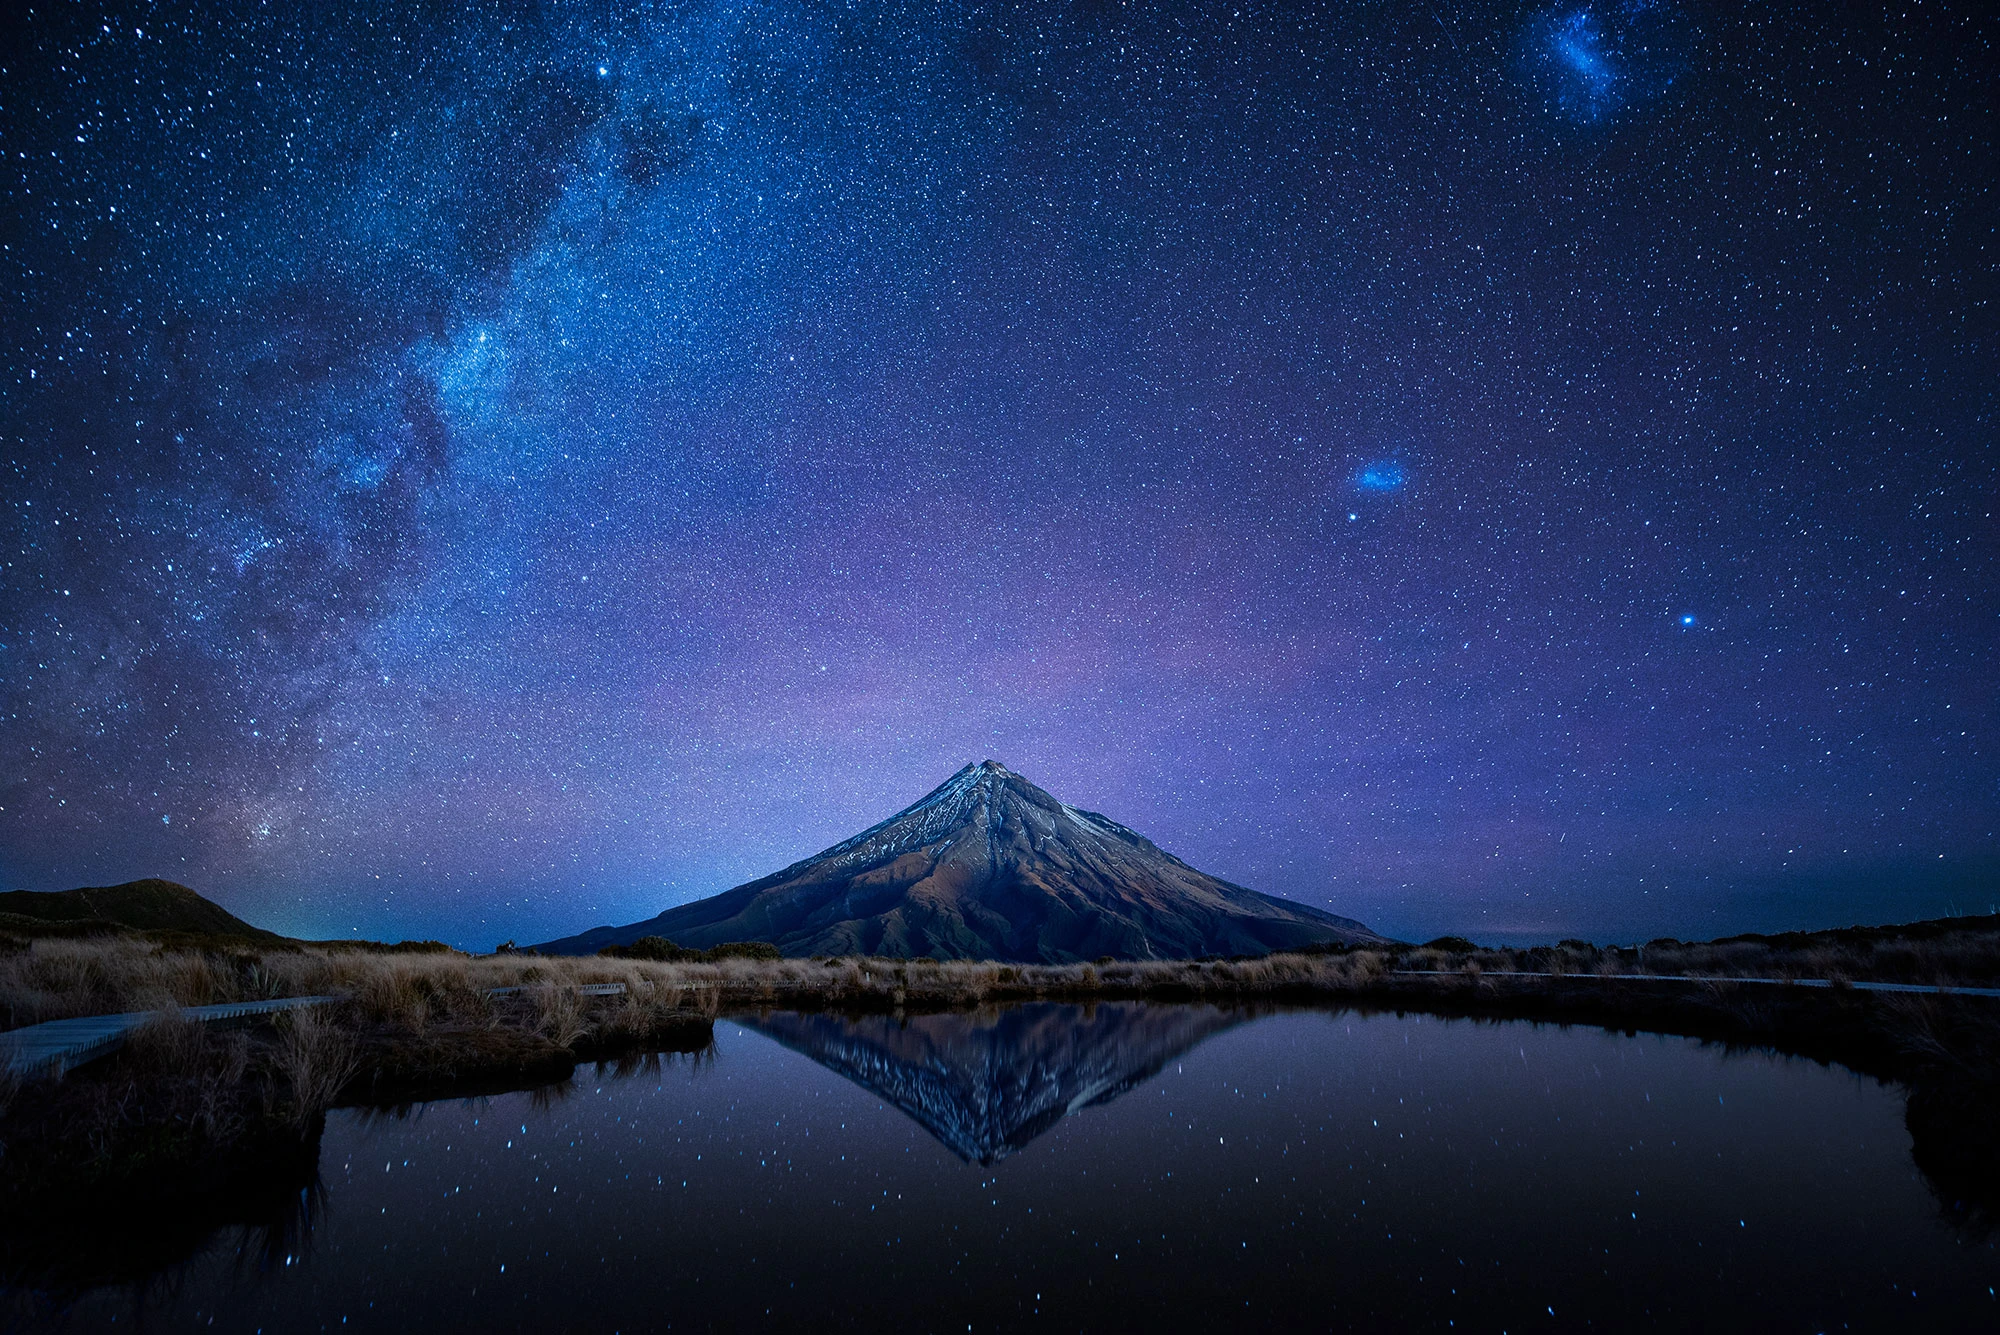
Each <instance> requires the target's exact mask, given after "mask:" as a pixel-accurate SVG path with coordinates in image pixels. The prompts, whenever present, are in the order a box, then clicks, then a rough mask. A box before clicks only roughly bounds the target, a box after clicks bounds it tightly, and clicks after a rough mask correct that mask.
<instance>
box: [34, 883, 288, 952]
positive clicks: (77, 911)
mask: <svg viewBox="0 0 2000 1335" xmlns="http://www.w3.org/2000/svg"><path fill="white" fill-rule="evenodd" d="M10 919H12V920H15V921H14V922H13V923H12V925H14V926H17V927H21V928H25V929H28V930H30V931H32V930H34V929H35V928H37V927H42V926H47V925H53V924H80V923H88V922H96V923H109V924H112V925H114V926H118V927H127V928H132V929H135V930H138V931H145V932H191V933H195V934H198V935H202V936H239V937H246V938H249V939H251V940H256V941H279V940H282V939H283V938H282V937H280V936H278V935H277V933H275V932H267V931H265V930H264V929H263V928H261V927H252V926H251V925H250V924H249V923H247V922H245V921H243V920H242V919H241V918H239V917H237V916H236V915H235V914H233V913H231V912H229V910H227V909H225V908H223V907H222V906H221V905H220V904H217V903H215V902H213V901H212V900H207V899H203V898H202V897H201V896H200V895H198V894H196V893H195V892H194V891H192V890H190V889H188V888H187V887H186V886H184V885H177V884H175V883H174V882H172V881H163V880H158V879H149V880H144V881H127V882H125V883H124V884H123V885H104V886H93V887H88V888H86V889H82V890H51V891H38V890H10V891H8V892H6V893H5V894H0V925H5V924H8V922H9V920H10Z"/></svg>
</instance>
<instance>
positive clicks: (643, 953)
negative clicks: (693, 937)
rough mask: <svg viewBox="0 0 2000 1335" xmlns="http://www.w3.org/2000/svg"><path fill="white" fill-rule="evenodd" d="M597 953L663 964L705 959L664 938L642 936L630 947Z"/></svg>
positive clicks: (609, 947) (614, 948)
mask: <svg viewBox="0 0 2000 1335" xmlns="http://www.w3.org/2000/svg"><path fill="white" fill-rule="evenodd" d="M597 953H598V954H600V955H603V956H605V957H606V958H609V959H614V960H652V961H654V962H656V963H661V964H681V963H687V962H689V961H692V960H698V959H702V958H704V956H703V955H702V952H700V951H699V950H689V949H688V948H687V947H686V946H682V945H676V944H675V943H674V942H672V941H669V940H668V939H667V938H666V937H664V936H642V937H640V938H639V939H638V940H637V941H634V942H633V943H632V944H631V945H629V946H606V947H605V948H604V949H602V950H600V951H598V952H597Z"/></svg>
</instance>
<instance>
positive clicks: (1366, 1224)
mask: <svg viewBox="0 0 2000 1335" xmlns="http://www.w3.org/2000/svg"><path fill="white" fill-rule="evenodd" d="M320 1171H321V1175H322V1178H323V1181H324V1190H323V1192H322V1194H321V1197H320V1200H319V1204H318V1207H317V1213H316V1218H315V1222H314V1224H313V1227H312V1228H311V1230H310V1232H309V1234H308V1235H307V1236H305V1237H304V1238H303V1240H302V1241H301V1242H300V1243H299V1244H297V1245H296V1246H295V1247H293V1248H292V1249H291V1255H290V1256H289V1258H287V1257H286V1256H284V1255H282V1254H281V1255H280V1257H279V1258H278V1260H277V1261H276V1262H275V1264H272V1265H269V1266H264V1265H261V1264H258V1263H255V1262H253V1261H252V1260H249V1259H246V1258H245V1256H244V1255H242V1254H239V1253H238V1252H237V1251H236V1250H235V1249H234V1248H232V1247H230V1246H229V1245H227V1244H226V1242H225V1243H220V1244H218V1245H217V1246H216V1247H214V1248H213V1249H211V1251H210V1252H209V1253H208V1254H207V1255H205V1256H203V1257H202V1258H201V1259H199V1260H198V1261H196V1262H194V1263H192V1264H191V1265H188V1266H186V1267H184V1268H182V1269H181V1270H179V1271H178V1272H176V1273H175V1274H173V1275H170V1276H165V1277H162V1278H161V1279H159V1280H157V1281H155V1282H154V1283H153V1284H151V1285H150V1286H148V1287H147V1288H146V1290H145V1291H144V1292H143V1293H142V1294H134V1293H130V1292H127V1293H99V1294H95V1295H92V1296H90V1297H87V1298H86V1299H84V1300H83V1301H82V1302H81V1303H80V1304H78V1305H77V1306H76V1307H75V1308H74V1309H72V1310H71V1312H70V1313H69V1316H68V1319H67V1322H66V1325H67V1327H68V1328H71V1329H97V1328H100V1327H105V1328H112V1329H122V1328H128V1327H130V1326H131V1325H133V1323H134V1321H135V1319H136V1320H137V1321H139V1322H140V1323H142V1324H143V1325H145V1326H146V1327H147V1328H151V1329H183V1328H186V1329H204V1330H207V1329H215V1330H235V1331H254V1330H260V1329H261V1330H264V1331H269V1332H288V1331H310V1330H321V1329H324V1330H350V1331H352V1330H363V1331H366V1330H381V1331H413V1330H414V1331H427V1332H442V1331H472V1330H477V1331H507V1330H551V1331H553V1330H573V1331H628V1332H629V1331H646V1330H665V1329H673V1330H708V1329H729V1330H752V1329H800V1328H813V1329H857V1328H871V1329H875V1330H897V1331H900V1330H929V1331H987V1330H993V1329H997V1328H1007V1329H1048V1330H1088V1331H1109V1330H1120V1329H1139V1328H1142V1327H1145V1326H1151V1327H1153V1328H1156V1329H1162V1330H1177V1329H1183V1328H1188V1327H1190V1326H1192V1325H1195V1324H1205V1323H1206V1322H1205V1320H1198V1319H1219V1320H1220V1321H1222V1322H1225V1323H1227V1325H1228V1326H1231V1327H1236V1326H1238V1325H1239V1323H1240V1324H1242V1325H1248V1326H1249V1327H1251V1328H1259V1327H1264V1328H1276V1329H1286V1330H1294V1329H1313V1330H1319V1329H1345V1328H1355V1329H1385V1328H1387V1329H1420V1330H1470V1331H1531V1330H1574V1329H1632V1328H1660V1329H1672V1330H1692V1329H1709V1330H1716V1329H1731V1330H1735V1329H1757V1330H1796V1331H1821V1330H1840V1329H1855V1330H1895V1329H1903V1330H1918V1329H1925V1330H1994V1329H2000V1303H1996V1299H1995V1295H1994V1287H1993V1286H1996V1285H2000V1253H1997V1252H1996V1249H1995V1246H1994V1244H1993V1242H1992V1241H1990V1240H1981V1239H1978V1238H1976V1237H1971V1236H1967V1235H1965V1234H1964V1233H1961V1232H1957V1231H1954V1230H1953V1229H1952V1228H1951V1227H1948V1226H1947V1225H1946V1224H1945V1223H1944V1222H1943V1221H1942V1219H1941V1216H1940V1213H1939V1209H1938V1204H1937V1201H1936V1200H1935V1199H1934V1198H1933V1196H1932V1194H1931V1193H1930V1191H1929V1190H1928V1189H1927V1188H1926V1186H1925V1183H1924V1181H1923V1179H1922V1178H1921V1177H1920V1176H1919V1174H1918V1173H1917V1171H1916V1169H1915V1168H1914V1167H1913V1166H1912V1163H1911V1158H1910V1139H1909V1135H1908V1133H1907V1131H1906V1130H1905V1129H1904V1126H1903V1120H1902V1100H1901V1097H1900V1095H1899V1094H1898V1093H1897V1092H1896V1091H1895V1090H1893V1089H1889V1088H1884V1087H1881V1086H1878V1085H1876V1084H1875V1083H1874V1082H1873V1081H1870V1080H1866V1079H1863V1078H1860V1077H1857V1076H1855V1075H1853V1074H1852V1073H1850V1072H1847V1071H1844V1070H1842V1069H1840V1068H1837V1067H1834V1068H1828V1067H1822V1066H1818V1065H1815V1064H1813V1063H1811V1062H1807V1061H1803V1060H1798V1059H1790V1058H1781V1057H1770V1056H1765V1055H1758V1054H1751V1055H1743V1054H1735V1055H1731V1054H1727V1053H1725V1052H1723V1051H1721V1050H1720V1049H1717V1048H1713V1047H1706V1046H1703V1045H1701V1044H1699V1043H1696V1042H1692V1041H1689V1040H1684V1039H1676V1038H1661V1037H1654V1036H1647V1035H1641V1036H1639V1037H1636V1038H1628V1037H1625V1036H1622V1035H1617V1034H1609V1033H1604V1032H1600V1031H1597V1030H1590V1029H1581V1028H1579V1029H1568V1030H1564V1029H1560V1028H1555V1027H1537V1026H1534V1025H1530V1024H1527V1023H1501V1024H1492V1023H1486V1024H1479V1023H1473V1022H1470V1021H1451V1020H1442V1019H1437V1018H1430V1017H1422V1016H1414V1015H1413V1016H1402V1017H1399V1016H1393V1015H1362V1014H1356V1013H1352V1012H1341V1013H1319V1012H1291V1013H1284V1014H1276V1015H1266V1016H1263V1017H1261V1018H1246V1017H1244V1016H1243V1015H1241V1014H1237V1013H1229V1012H1224V1011H1219V1010H1214V1009H1210V1008H1206V1007H1189V1006H1145V1005H1109V1004H1107V1005H1102V1006H1098V1007H1095V1008H1093V1009H1092V1010H1089V1011H1085V1010H1084V1009H1082V1008H1079V1007H1069V1006H1057V1005H1034V1006H1024V1007H1018V1008H1013V1009H1011V1010H1008V1011H1002V1012H986V1013H984V1014H982V1015H979V1016H963V1015H960V1016H930V1017H915V1018H912V1019H910V1020H908V1021H907V1022H904V1023H899V1022H898V1021H896V1020H894V1019H891V1018H888V1017H871V1018H866V1019H859V1020H847V1019H842V1018H838V1017H831V1016H798V1015H787V1014H782V1013H776V1014H771V1015H768V1016H765V1017H761V1018H745V1019H743V1020H741V1021H737V1022H729V1021H725V1022H722V1023H720V1024H718V1025H717V1041H716V1046H715V1048H714V1050H713V1051H712V1053H710V1054H707V1055H706V1056H704V1057H702V1058H699V1059H696V1060H692V1061H690V1060H686V1059H683V1060H681V1061H679V1062H674V1063H670V1064H667V1065H665V1066H657V1067H654V1068H652V1069H648V1070H644V1071H641V1072H639V1073H637V1074H627V1075H625V1076H619V1075H616V1074H614V1073H612V1072H610V1071H605V1072H602V1073H600V1074H586V1073H584V1072H579V1076H578V1079H577V1080H576V1081H575V1083H574V1084H573V1086H572V1087H571V1088H570V1089H569V1090H568V1091H567V1092H566V1093H564V1094H562V1095H561V1096H560V1097H552V1096H549V1095H547V1094H544V1095H542V1096H539V1097H538V1096H533V1095H528V1094H518V1095H506V1096H501V1097H497V1098H492V1099H488V1100H482V1101H471V1102H455V1103H440V1104H431V1105H428V1106H424V1107H421V1108H419V1109H416V1110H414V1111H411V1112H409V1113H408V1114H406V1115H404V1116H402V1117H396V1116H391V1115H384V1114H379V1113H378V1114H364V1113H359V1112H354V1111H347V1112H341V1113H337V1114H335V1115H334V1116H332V1117H331V1118H330V1119H329V1124H328V1127H327V1132H326V1137H325V1141H324V1144H323V1149H322V1157H321V1165H320ZM211 1323H212V1324H211Z"/></svg>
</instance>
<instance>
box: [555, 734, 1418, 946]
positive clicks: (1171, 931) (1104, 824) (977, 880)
mask: <svg viewBox="0 0 2000 1335" xmlns="http://www.w3.org/2000/svg"><path fill="white" fill-rule="evenodd" d="M643 936H665V937H670V938H671V939H673V940H674V941H676V942H678V943H680V944H682V945H686V946H694V947H705V946H713V945H718V944H721V943H722V942H724V941H768V942H770V943H772V944H773V945H776V946H777V947H778V948H779V949H780V950H782V951H783V952H784V953H786V954H787V955H793V956H803V955H856V954H878V955H904V956H915V955H932V956H937V957H940V958H960V959H996V960H1011V961H1020V962H1043V963H1065V962H1074V961H1077V960H1087V959H1093V958H1097V957H1100V956H1103V955H1112V956H1116V957H1119V958H1130V959H1185V958H1191V957H1195V956H1201V955H1250V954H1263V953H1266V952H1268V951H1271V950H1279V949H1286V948H1296V947H1299V946H1304V945H1316V944H1326V943H1332V942H1342V943H1347V944H1356V943H1363V942H1380V941H1385V940H1386V939H1387V938H1385V937H1382V936H1381V935H1379V934H1378V933H1376V932H1374V931H1372V930H1370V929H1369V928H1368V927H1366V926H1365V925H1363V924H1362V923H1359V922H1357V921H1355V920H1354V919H1352V918H1343V917H1340V916H1338V915H1337V914H1333V913H1329V912H1326V911H1325V910H1323V909H1317V908H1313V907H1311V906H1309V905H1305V904H1299V903H1296V902H1294V901H1291V900H1285V899H1280V898H1277V897H1276V896H1273V895H1266V894H1262V893H1260V892H1258V891H1255V890H1251V889H1248V888H1247V887H1244V886H1240V885H1236V884H1234V883H1232V882H1229V881H1224V880H1221V879H1220V878H1218V877H1214V876H1210V875H1209V874H1208V873H1206V872H1203V871H1200V870H1198V869H1196V868H1194V867H1191V866H1189V865H1188V864H1187V863H1185V862H1182V861H1181V860H1180V859H1179V858H1177V857H1175V856H1174V855H1173V854H1171V853H1168V852H1166V851H1165V850H1164V849H1162V848H1160V847H1159V846H1158V845H1156V844H1154V843H1153V842H1152V840H1150V839H1148V838H1146V837H1145V836H1144V835H1142V834H1139V833H1138V832H1137V831H1135V830H1132V829H1129V828H1128V827H1126V826H1124V825H1121V824H1119V823H1118V822H1117V821H1114V820H1112V819H1110V818H1109V817H1107V816H1103V815H1099V814H1098V813H1096V812H1092V811H1087V810H1085V809H1083V808H1081V807H1075V806H1071V805H1069V804H1068V803H1065V802H1062V801H1060V800H1058V799H1057V798H1055V797H1054V796H1053V795H1052V794H1050V793H1048V792H1046V791H1045V790H1043V789H1041V788H1039V787H1037V786H1036V785H1035V784H1033V783H1032V782H1030V781H1029V780H1027V779H1026V778H1024V777H1023V776H1021V775H1019V774H1016V773H1014V772H1013V771H1012V770H1009V769H1008V768H1007V767H1006V766H1004V765H1002V764H1000V763H999V762H998V761H994V760H986V761H981V762H977V763H974V764H968V765H966V766H965V767H964V768H963V769H961V770H959V771H958V772H957V773H956V774H953V775H952V776H951V777H950V778H949V779H947V780H945V782H944V783H942V784H940V785H939V786H938V787H937V788H935V789H933V790H932V791H931V792H929V793H928V794H926V795H925V796H924V797H922V798H920V799H918V800H917V801H916V802H914V803H912V804H910V805H909V806H907V807H905V808H903V809H902V810H901V811H898V812H897V813H896V814H894V815H892V816H890V817H889V818H888V819H886V820H883V821H879V822H877V823H876V824H874V825H871V826H869V827H868V828H867V829H865V830H863V831H861V832H860V833H859V834H856V835H852V836H850V837H849V838H846V839H843V840H841V841H839V842H838V843H835V844H833V845H832V846H830V847H828V848H826V849H824V850H822V851H821V852H819V853H816V854H814V855H812V856H811V857H807V858H802V859H800V860H799V861H797V862H794V863H792V864H790V865H789V866H786V867H783V868H780V869H779V870H777V871H775V872H772V873H771V874H769V875H768V876H763V877H759V878H758V879H756V880H753V881H749V882H746V883H745V884H743V885H740V886H737V887H735V888H733V889H730V890H725V891H723V892H722V893H721V894H718V895H713V896H711V897H709V898H707V899H702V900H697V901H695V902H694V903H692V904H683V905H680V906H678V907H676V908H672V909H668V910H667V911H665V912H664V913H661V914H659V915H657V916H655V917H653V918H649V919H647V920H645V921H643V922H638V923H630V924H627V925H625V926H623V927H612V926H607V927H598V928H593V929H591V930H589V931H586V932H580V933H578V934H576V935H574V936H569V937H562V938H558V939H557V940H554V941H549V942H545V943H543V944H542V945H540V946H537V947H534V948H535V949H538V950H541V951H543V952H545V953H549V954H588V953H592V952H594V951H597V950H600V949H602V948H603V947H605V946H610V945H628V944H630V943H631V942H632V941H635V940H637V939H639V938H640V937H643Z"/></svg>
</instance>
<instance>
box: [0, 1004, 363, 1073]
mask: <svg viewBox="0 0 2000 1335" xmlns="http://www.w3.org/2000/svg"><path fill="white" fill-rule="evenodd" d="M338 1000H340V998H338V997H279V998H278V999H277V1000H275V1001H226V1002H224V1003H222V1004H221V1005H219V1006H183V1007H181V1008H180V1013H181V1018H182V1019H184V1020H192V1021H194V1022H195V1023H196V1024H212V1023H214V1022H215V1021H218V1020H240V1019H246V1018H248V1017H250V1016H253V1015H273V1014H276V1013H277V1012H279V1011H289V1010H296V1009H298V1008H299V1007H301V1006H321V1005H324V1004H326V1003H327V1002H329V1001H338ZM160 1014H161V1012H159V1011H131V1012H128V1013H126V1014H124V1015H85V1016H82V1017H80V1018H78V1019H74V1020H49V1021H47V1022H45V1023H42V1024H31V1025H29V1026H27V1027H26V1028H25V1029H10V1030H8V1031H7V1032H6V1033H0V1066H4V1067H5V1068H6V1069H7V1070H9V1071H11V1072H13V1073H14V1074H16V1075H20V1076H34V1075H61V1074H62V1073H63V1072H64V1071H67V1070H70V1069H71V1068H72V1067H77V1066H81V1065H83V1064H84V1063H85V1062H88V1061H95V1060H96V1059H97V1058H99V1057H102V1056H104V1055H105V1054H107V1053H111V1052H116V1051H117V1050H118V1049H119V1048H121V1047H124V1046H125V1040H126V1039H127V1038H129V1037H130V1036H131V1034H132V1031H133V1030H135V1029H137V1028H138V1027H139V1026H141V1025H143V1024H145V1023H146V1022H147V1021H149V1020H153V1019H157V1018H158V1017H159V1016H160Z"/></svg>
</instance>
